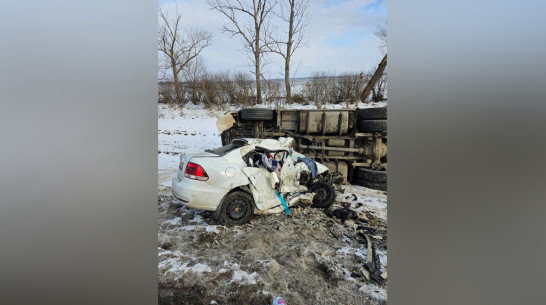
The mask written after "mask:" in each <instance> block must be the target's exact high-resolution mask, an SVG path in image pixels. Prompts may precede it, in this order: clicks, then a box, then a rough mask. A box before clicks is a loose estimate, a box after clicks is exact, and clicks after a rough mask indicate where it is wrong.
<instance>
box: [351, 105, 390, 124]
mask: <svg viewBox="0 0 546 305" xmlns="http://www.w3.org/2000/svg"><path fill="white" fill-rule="evenodd" d="M356 117H357V120H359V121H362V120H386V119H387V107H376V108H366V109H360V110H358V111H357V113H356Z"/></svg>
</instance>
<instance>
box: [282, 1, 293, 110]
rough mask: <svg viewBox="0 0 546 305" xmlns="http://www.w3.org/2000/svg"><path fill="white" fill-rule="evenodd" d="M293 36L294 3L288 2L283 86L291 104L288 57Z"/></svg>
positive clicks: (287, 100) (287, 99)
mask: <svg viewBox="0 0 546 305" xmlns="http://www.w3.org/2000/svg"><path fill="white" fill-rule="evenodd" d="M293 34H294V1H292V2H290V21H289V23H288V41H287V43H286V57H285V58H284V85H285V87H286V102H287V103H288V104H290V103H291V102H292V92H291V90H290V89H291V88H290V57H291V56H290V55H291V52H292V35H293Z"/></svg>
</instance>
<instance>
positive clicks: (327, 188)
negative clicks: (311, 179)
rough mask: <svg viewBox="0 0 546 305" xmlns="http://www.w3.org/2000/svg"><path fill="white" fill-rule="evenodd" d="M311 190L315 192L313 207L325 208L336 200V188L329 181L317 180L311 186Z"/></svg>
mask: <svg viewBox="0 0 546 305" xmlns="http://www.w3.org/2000/svg"><path fill="white" fill-rule="evenodd" d="M311 191H312V192H315V196H314V197H313V205H312V206H313V207H314V208H321V209H327V208H329V207H331V206H332V204H334V201H335V200H336V190H335V189H334V186H333V185H331V184H330V183H326V182H322V181H320V182H317V183H315V184H313V185H312V186H311Z"/></svg>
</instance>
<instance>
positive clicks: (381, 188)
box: [355, 179, 387, 192]
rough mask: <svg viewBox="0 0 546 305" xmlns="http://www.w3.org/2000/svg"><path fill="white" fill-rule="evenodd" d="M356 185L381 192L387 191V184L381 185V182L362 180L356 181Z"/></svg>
mask: <svg viewBox="0 0 546 305" xmlns="http://www.w3.org/2000/svg"><path fill="white" fill-rule="evenodd" d="M355 183H356V184H357V185H361V186H363V187H367V188H369V189H374V190H379V191H384V192H386V191H387V183H381V182H371V181H366V180H361V179H356V181H355Z"/></svg>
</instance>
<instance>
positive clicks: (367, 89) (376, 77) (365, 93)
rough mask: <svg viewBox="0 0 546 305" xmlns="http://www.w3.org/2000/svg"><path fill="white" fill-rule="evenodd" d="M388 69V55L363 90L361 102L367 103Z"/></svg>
mask: <svg viewBox="0 0 546 305" xmlns="http://www.w3.org/2000/svg"><path fill="white" fill-rule="evenodd" d="M386 67H387V54H385V56H384V57H383V59H382V60H381V62H380V63H379V65H377V69H376V70H375V72H374V74H373V76H372V78H371V79H370V81H369V82H368V84H367V85H366V87H365V88H364V90H362V94H361V95H360V100H361V101H362V102H363V103H365V102H366V99H367V98H368V95H370V92H372V88H373V87H375V84H376V83H377V82H378V81H379V80H380V79H381V77H383V72H384V71H385V68H386Z"/></svg>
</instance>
